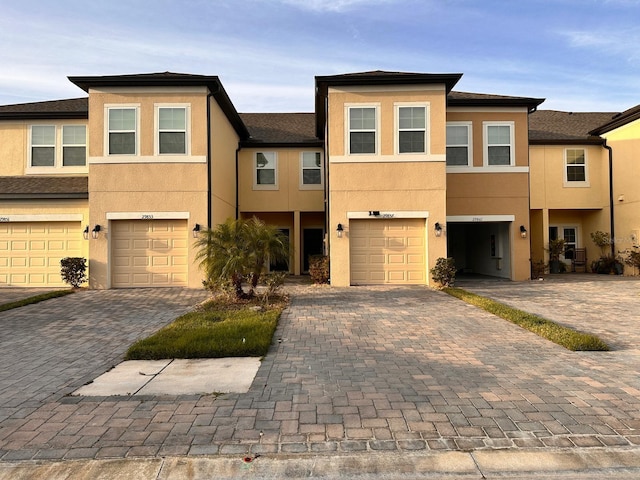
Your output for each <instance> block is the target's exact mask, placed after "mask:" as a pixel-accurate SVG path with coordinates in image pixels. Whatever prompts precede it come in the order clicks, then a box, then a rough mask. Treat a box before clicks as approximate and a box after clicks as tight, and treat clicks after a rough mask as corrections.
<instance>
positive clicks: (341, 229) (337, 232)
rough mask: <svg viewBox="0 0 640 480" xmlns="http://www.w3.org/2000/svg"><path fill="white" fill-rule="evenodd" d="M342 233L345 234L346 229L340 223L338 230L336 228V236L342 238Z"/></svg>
mask: <svg viewBox="0 0 640 480" xmlns="http://www.w3.org/2000/svg"><path fill="white" fill-rule="evenodd" d="M342 232H344V228H343V227H342V224H341V223H339V224H338V228H336V235H338V238H342Z"/></svg>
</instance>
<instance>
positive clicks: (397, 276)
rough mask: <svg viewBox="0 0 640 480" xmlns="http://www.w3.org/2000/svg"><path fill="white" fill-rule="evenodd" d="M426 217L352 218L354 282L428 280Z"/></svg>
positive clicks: (366, 283)
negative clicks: (426, 270)
mask: <svg viewBox="0 0 640 480" xmlns="http://www.w3.org/2000/svg"><path fill="white" fill-rule="evenodd" d="M424 225H425V220H424V219H413V218H412V219H385V220H382V219H376V220H351V222H350V223H349V247H350V250H351V284H352V285H376V284H385V283H392V284H424V283H426V272H425V269H426V262H425V258H426V246H425V229H424Z"/></svg>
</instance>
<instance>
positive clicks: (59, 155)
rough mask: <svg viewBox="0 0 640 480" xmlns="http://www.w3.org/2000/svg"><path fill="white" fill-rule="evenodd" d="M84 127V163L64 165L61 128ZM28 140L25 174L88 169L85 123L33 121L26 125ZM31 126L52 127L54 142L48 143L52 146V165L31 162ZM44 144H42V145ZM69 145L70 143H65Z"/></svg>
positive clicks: (87, 139) (66, 172)
mask: <svg viewBox="0 0 640 480" xmlns="http://www.w3.org/2000/svg"><path fill="white" fill-rule="evenodd" d="M67 126H69V127H84V129H85V144H84V147H85V164H84V165H70V166H64V165H63V163H62V161H63V146H64V145H63V143H62V142H63V137H62V130H63V128H64V127H67ZM28 127H29V128H28V142H29V147H28V153H27V166H26V169H25V173H26V174H33V175H38V174H48V175H51V174H57V173H60V174H68V173H87V172H88V171H89V152H88V149H87V146H88V144H89V138H88V136H89V129H88V128H87V125H86V124H83V123H64V124H59V123H34V124H30V125H29V126H28ZM33 127H53V128H54V129H55V134H54V135H55V136H54V139H55V141H54V144H53V145H50V146H51V147H54V162H53V165H52V166H33V165H32V164H31V162H32V148H33V145H32V134H33ZM43 146H44V145H43ZM67 146H70V145H67ZM73 146H80V145H73Z"/></svg>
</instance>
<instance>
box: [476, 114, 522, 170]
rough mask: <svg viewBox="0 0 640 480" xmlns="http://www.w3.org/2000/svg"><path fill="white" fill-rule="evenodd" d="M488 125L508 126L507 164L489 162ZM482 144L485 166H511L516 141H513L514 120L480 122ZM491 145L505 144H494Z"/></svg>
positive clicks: (513, 159)
mask: <svg viewBox="0 0 640 480" xmlns="http://www.w3.org/2000/svg"><path fill="white" fill-rule="evenodd" d="M489 127H509V145H508V146H509V165H490V164H489ZM482 144H483V150H484V155H483V159H482V163H483V166H484V167H485V168H504V167H510V166H511V167H513V166H515V164H516V160H515V159H516V152H515V150H516V142H515V122H513V121H502V122H500V121H496V122H482ZM491 146H498V147H499V146H507V144H495V145H491Z"/></svg>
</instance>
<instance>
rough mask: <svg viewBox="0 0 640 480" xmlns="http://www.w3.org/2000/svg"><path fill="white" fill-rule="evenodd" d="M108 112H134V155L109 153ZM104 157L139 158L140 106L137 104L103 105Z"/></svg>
mask: <svg viewBox="0 0 640 480" xmlns="http://www.w3.org/2000/svg"><path fill="white" fill-rule="evenodd" d="M110 110H135V113H136V129H135V131H134V132H133V133H134V134H135V143H134V145H135V153H111V152H110V151H109V133H111V130H109V111H110ZM104 156H105V157H110V158H118V157H126V158H131V157H139V156H140V104H139V103H116V104H105V105H104Z"/></svg>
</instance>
